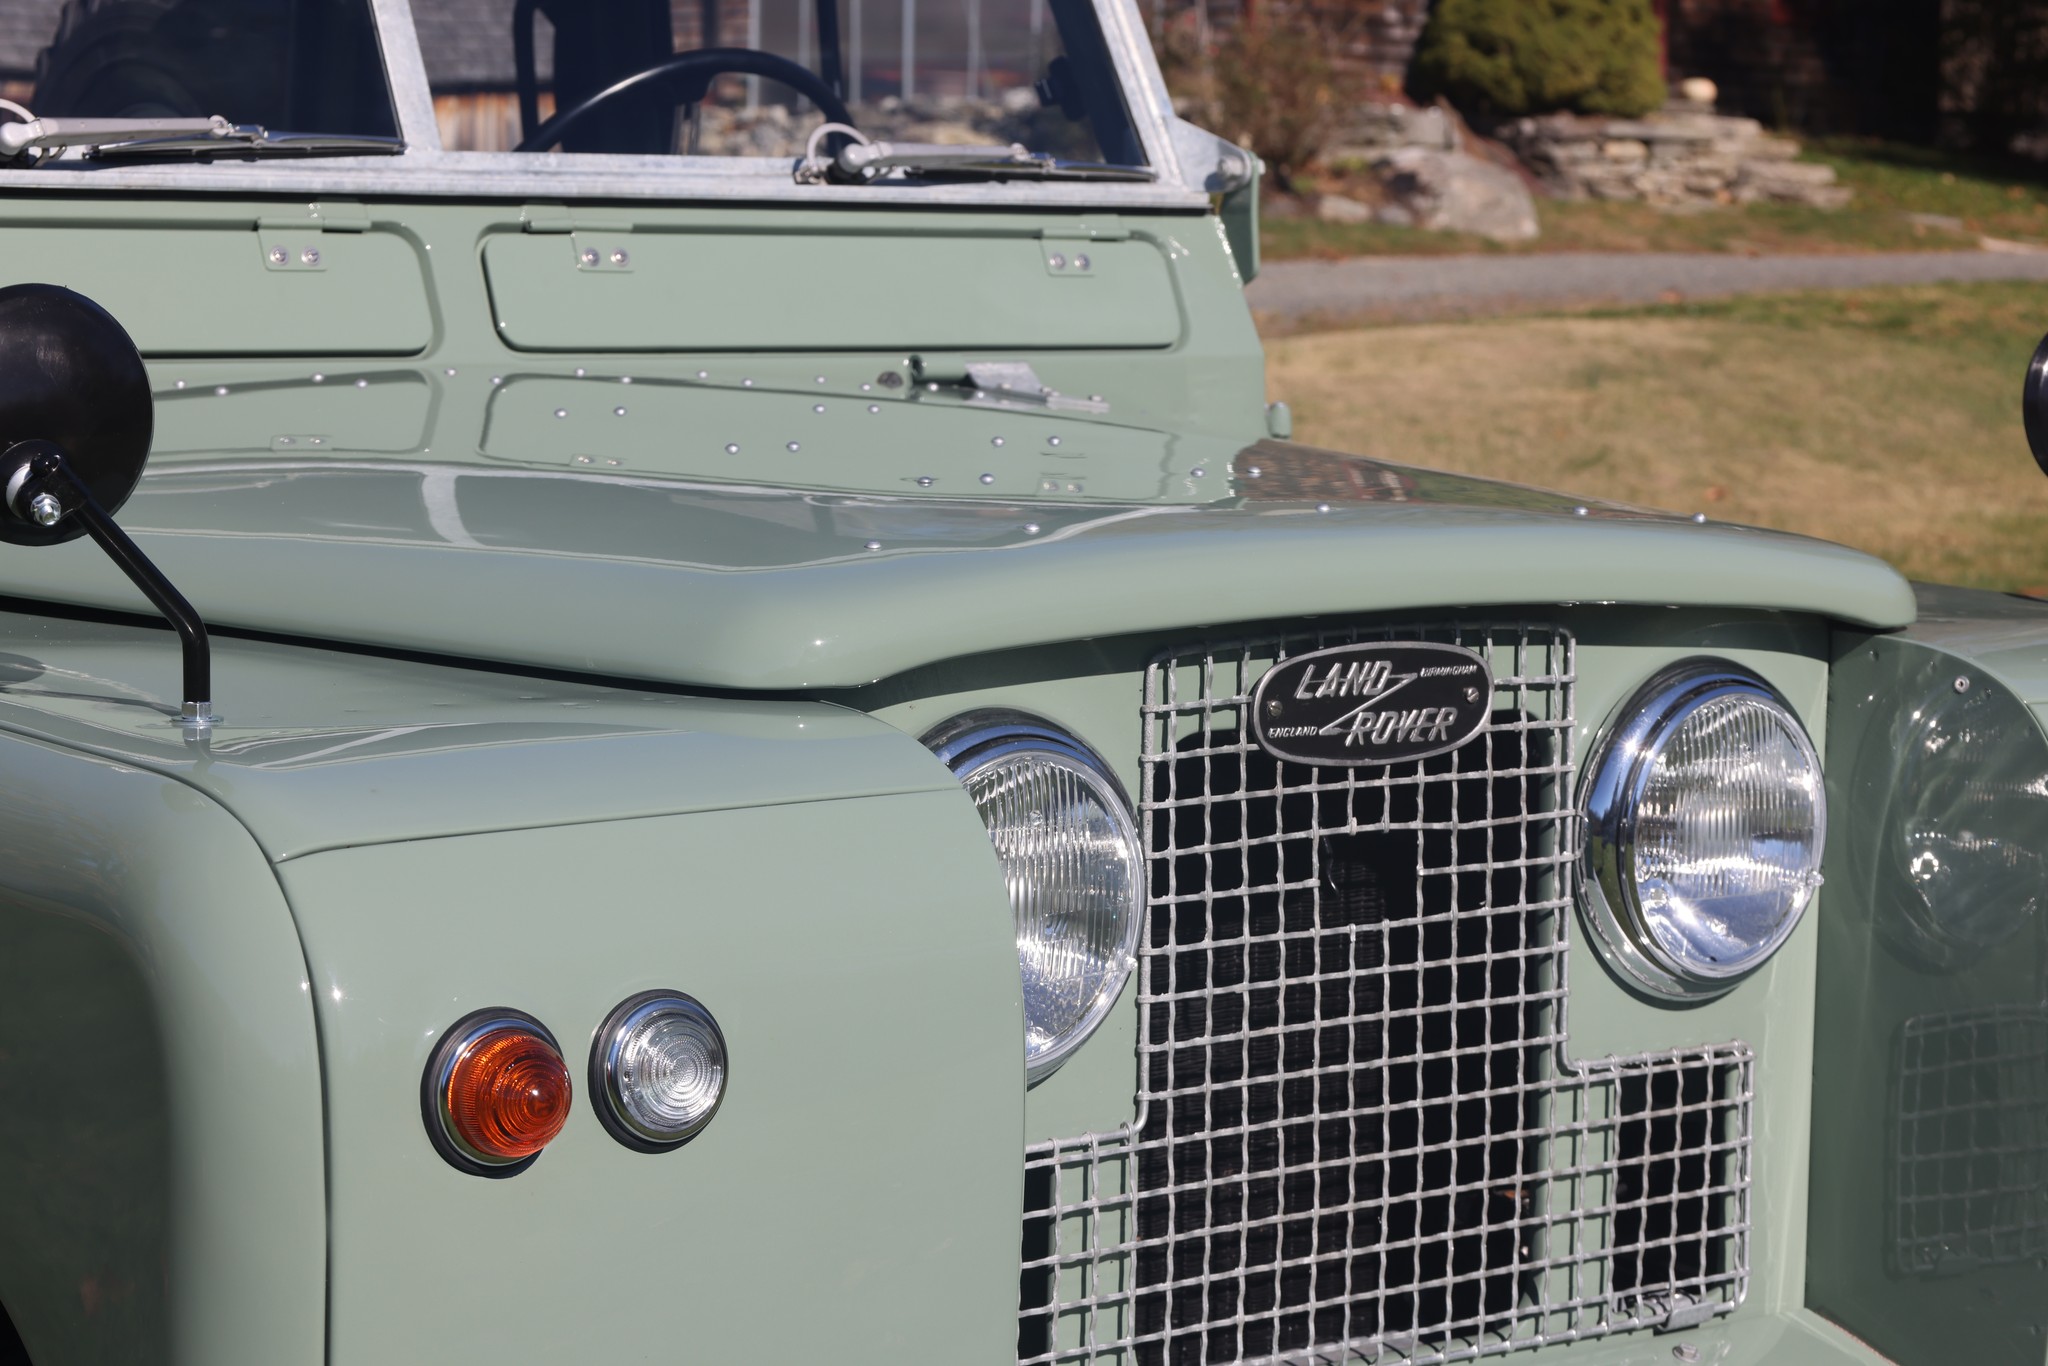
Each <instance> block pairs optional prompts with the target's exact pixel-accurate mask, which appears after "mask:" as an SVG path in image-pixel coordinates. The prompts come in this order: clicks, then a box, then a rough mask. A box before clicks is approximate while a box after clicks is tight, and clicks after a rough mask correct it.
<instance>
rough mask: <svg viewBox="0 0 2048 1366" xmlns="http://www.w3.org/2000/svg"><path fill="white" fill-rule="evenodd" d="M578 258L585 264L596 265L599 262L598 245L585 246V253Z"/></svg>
mask: <svg viewBox="0 0 2048 1366" xmlns="http://www.w3.org/2000/svg"><path fill="white" fill-rule="evenodd" d="M577 259H578V260H579V261H581V262H583V264H584V265H586V266H594V265H596V264H597V262H598V255H597V248H596V247H585V248H584V249H583V254H582V255H581V256H579V257H577Z"/></svg>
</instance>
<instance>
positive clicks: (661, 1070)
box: [590, 991, 729, 1152]
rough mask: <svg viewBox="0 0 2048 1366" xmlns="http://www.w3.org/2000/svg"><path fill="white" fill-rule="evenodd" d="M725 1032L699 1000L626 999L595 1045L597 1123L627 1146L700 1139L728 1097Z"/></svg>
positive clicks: (671, 995) (662, 1147)
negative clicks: (701, 1132)
mask: <svg viewBox="0 0 2048 1366" xmlns="http://www.w3.org/2000/svg"><path fill="white" fill-rule="evenodd" d="M728 1071H729V1065H728V1063H727V1060H726V1051H725V1035H724V1033H723V1032H722V1031H721V1030H720V1029H719V1027H718V1021H717V1020H715V1019H713V1018H712V1016H711V1012H710V1011H708V1010H706V1009H705V1008H704V1007H703V1005H702V1004H700V1003H699V1002H698V1001H697V1000H696V999H695V998H694V997H690V996H686V995H684V994H683V993H682V992H680V991H644V992H641V993H640V994H639V995H638V996H632V997H628V998H627V999H626V1000H624V1001H621V1002H620V1003H619V1004H618V1005H617V1006H616V1007H615V1008H614V1009H613V1010H612V1013H611V1014H610V1015H609V1016H607V1017H606V1018H605V1022H604V1023H603V1024H602V1025H600V1026H599V1027H598V1031H597V1037H596V1038H595V1039H593V1040H592V1042H591V1047H590V1088H591V1091H592V1092H593V1093H594V1094H595V1095H596V1096H597V1098H598V1100H597V1111H598V1118H599V1119H601V1120H602V1121H603V1122H604V1126H605V1128H606V1129H607V1130H609V1131H610V1132H611V1135H612V1137H614V1138H616V1139H618V1140H619V1141H620V1142H621V1143H624V1144H625V1145H626V1146H627V1147H629V1148H636V1149H638V1150H640V1151H642V1152H666V1151H667V1150H668V1149H670V1148H674V1147H677V1146H679V1145H681V1144H682V1143H684V1142H686V1141H688V1140H689V1139H690V1138H692V1137H694V1136H695V1135H696V1134H697V1133H698V1132H699V1131H701V1130H702V1129H703V1128H704V1126H705V1125H707V1124H709V1123H710V1122H711V1117H712V1116H713V1115H715V1114H717V1113H718V1105H719V1102H720V1101H721V1100H723V1099H724V1098H725V1083H726V1076H727V1073H728Z"/></svg>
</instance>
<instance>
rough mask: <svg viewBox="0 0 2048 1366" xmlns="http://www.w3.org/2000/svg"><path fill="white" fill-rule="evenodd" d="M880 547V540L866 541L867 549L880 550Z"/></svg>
mask: <svg viewBox="0 0 2048 1366" xmlns="http://www.w3.org/2000/svg"><path fill="white" fill-rule="evenodd" d="M881 548H882V543H881V542H880V541H869V542H868V549H869V550H880V549H881Z"/></svg>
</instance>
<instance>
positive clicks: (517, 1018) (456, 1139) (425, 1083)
mask: <svg viewBox="0 0 2048 1366" xmlns="http://www.w3.org/2000/svg"><path fill="white" fill-rule="evenodd" d="M500 1029H524V1030H530V1031H531V1032H533V1033H534V1034H537V1035H539V1036H540V1037H541V1038H543V1039H545V1040H547V1043H548V1046H549V1047H550V1048H553V1049H554V1050H555V1052H556V1054H557V1055H560V1056H564V1057H565V1061H566V1056H565V1055H562V1044H561V1041H560V1040H559V1039H557V1038H556V1037H555V1034H554V1031H553V1030H551V1029H549V1028H548V1027H547V1026H546V1025H544V1024H542V1023H541V1022H540V1021H539V1020H537V1019H535V1018H534V1017H533V1016H531V1015H529V1014H527V1013H526V1012H525V1011H523V1010H513V1009H512V1008H511V1007H509V1006H493V1007H491V1008H489V1009H485V1010H474V1011H471V1012H470V1013H469V1014H467V1015H465V1016H463V1017H462V1018H461V1019H459V1020H457V1021H456V1022H455V1023H454V1024H452V1025H450V1026H448V1029H447V1032H446V1033H444V1034H442V1035H441V1041H440V1042H439V1043H437V1044H435V1045H434V1051H433V1052H432V1053H431V1054H429V1055H428V1057H427V1065H426V1069H425V1070H424V1071H422V1072H421V1073H420V1116H421V1118H422V1119H424V1120H425V1121H426V1125H427V1141H428V1142H430V1143H432V1144H433V1145H434V1151H435V1152H437V1153H439V1154H440V1155H441V1156H442V1158H443V1159H445V1160H446V1161H447V1163H448V1165H449V1166H451V1167H453V1168H455V1169H456V1170H457V1171H461V1172H467V1173H469V1174H470V1175H471V1176H488V1177H493V1178H497V1177H506V1176H517V1175H519V1173H521V1172H523V1171H525V1170H526V1169H527V1168H528V1167H531V1166H532V1165H533V1164H534V1163H536V1162H538V1161H540V1154H539V1153H529V1154H528V1155H527V1156H525V1157H517V1158H514V1159H512V1160H511V1161H509V1162H507V1161H505V1160H504V1159H502V1158H496V1157H492V1156H491V1155H490V1154H488V1153H480V1152H478V1151H477V1150H476V1149H474V1148H472V1147H470V1146H469V1144H467V1143H465V1142H463V1141H462V1137H461V1136H460V1135H459V1134H457V1133H456V1132H455V1117H454V1116H453V1115H451V1114H449V1113H448V1078H449V1076H450V1075H451V1074H452V1073H453V1072H454V1071H455V1064H456V1063H457V1062H458V1061H460V1060H461V1058H462V1055H463V1054H464V1053H466V1052H468V1051H469V1048H470V1046H471V1045H473V1044H475V1043H476V1041H477V1040H479V1039H481V1038H483V1036H484V1035H486V1034H490V1033H493V1032H495V1031H497V1030H500ZM570 1075H571V1077H573V1076H574V1075H575V1074H574V1073H573V1072H572V1073H570ZM572 1103H573V1102H572Z"/></svg>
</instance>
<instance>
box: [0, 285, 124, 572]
mask: <svg viewBox="0 0 2048 1366" xmlns="http://www.w3.org/2000/svg"><path fill="white" fill-rule="evenodd" d="M154 425H155V424H154V416H153V412H152V408H151V403H150V394H149V374H148V372H147V371H146V370H144V369H143V366H142V357H141V356H140V355H139V354H137V352H136V350H135V343H134V342H133V341H131V340H130V339H129V337H128V332H127V330H126V329H125V328H123V327H122V326H121V324H119V323H117V322H115V321H114V318H113V315H112V314H110V313H108V312H107V311H106V310H105V309H104V308H101V307H100V306H99V305H98V304H96V303H94V302H93V301H92V300H90V299H88V298H86V297H85V296H84V295H83V294H75V293H73V292H72V291H70V290H68V289H64V288H62V287H60V286H58V285H9V286H7V287H6V288H5V289H0V455H4V454H5V452H7V451H8V450H9V449H10V448H12V447H15V446H17V445H19V444H21V443H22V442H25V441H36V442H48V443H49V444H51V445H53V446H55V447H56V448H57V449H58V450H60V451H62V452H63V456H64V459H65V461H66V462H67V463H68V464H69V465H70V467H71V473H72V475H73V476H74V477H75V478H76V479H77V480H78V482H79V483H81V484H83V485H84V486H85V488H86V489H87V491H88V492H90V493H91V494H92V497H93V500H94V501H95V502H97V503H98V504H99V505H100V507H101V508H103V509H104V510H105V511H106V512H108V513H110V514H111V513H114V512H117V511H119V510H120V507H121V505H122V504H123V503H125V502H127V501H128V495H129V494H131V493H133V492H134V491H135V485H136V483H137V481H139V480H140V479H141V478H142V467H143V464H144V462H145V461H146V460H147V459H148V458H149V440H150V435H151V432H152V430H153V428H154ZM8 463H9V465H10V467H13V466H14V465H15V464H16V463H17V462H8ZM16 493H17V490H15V489H11V488H9V489H0V499H5V500H7V502H8V504H9V506H11V505H12V501H13V499H14V498H15V495H16ZM86 530H87V528H86V526H85V524H84V523H83V522H82V521H80V520H79V519H78V518H76V517H69V516H67V517H64V518H63V519H62V520H60V521H58V522H56V524H55V525H50V526H44V525H39V524H38V523H37V522H36V521H34V520H32V519H29V518H26V517H22V516H6V515H0V541H9V542H12V543H13V544H15V545H55V544H57V543H58V542H60V541H68V540H71V539H72V538H74V537H77V536H83V535H85V534H86Z"/></svg>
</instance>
